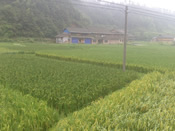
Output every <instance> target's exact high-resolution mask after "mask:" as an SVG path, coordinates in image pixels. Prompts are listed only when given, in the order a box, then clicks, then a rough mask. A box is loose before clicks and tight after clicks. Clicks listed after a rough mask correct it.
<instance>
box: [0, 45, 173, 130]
mask: <svg viewBox="0 0 175 131" xmlns="http://www.w3.org/2000/svg"><path fill="white" fill-rule="evenodd" d="M122 51H123V47H122V45H73V44H72V45H71V44H66V45H58V44H52V43H24V42H20V43H15V42H14V43H0V118H1V119H0V130H2V131H6V130H9V131H14V130H27V131H31V130H36V131H38V130H40V131H44V130H53V131H64V130H65V131H69V130H72V131H84V130H87V131H91V130H93V131H101V130H104V131H105V130H106V131H108V130H109V131H110V130H111V131H112V130H116V131H118V130H175V124H174V123H175V105H174V100H175V98H174V96H175V73H174V72H175V71H174V70H175V61H174V59H175V46H174V45H173V44H166V43H164V44H158V43H146V42H136V43H130V44H129V45H128V46H127V70H126V72H123V71H122V57H123V54H122Z"/></svg>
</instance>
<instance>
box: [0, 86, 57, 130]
mask: <svg viewBox="0 0 175 131" xmlns="http://www.w3.org/2000/svg"><path fill="white" fill-rule="evenodd" d="M59 119H60V116H59V115H58V112H57V111H56V110H54V109H51V108H49V107H48V106H47V103H46V102H44V101H40V100H39V99H36V98H33V97H32V96H31V95H23V94H22V93H21V92H19V91H14V90H12V89H9V88H5V87H4V86H0V130H1V131H40V130H42V131H44V130H48V129H49V128H51V127H52V125H54V124H55V123H56V122H57V121H58V120H59Z"/></svg>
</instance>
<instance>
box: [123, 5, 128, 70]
mask: <svg viewBox="0 0 175 131" xmlns="http://www.w3.org/2000/svg"><path fill="white" fill-rule="evenodd" d="M127 27H128V6H126V7H125V34H124V47H123V71H124V72H125V70H126V44H127V30H128V29H127Z"/></svg>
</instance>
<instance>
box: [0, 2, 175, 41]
mask: <svg viewBox="0 0 175 131" xmlns="http://www.w3.org/2000/svg"><path fill="white" fill-rule="evenodd" d="M86 1H87V0H86ZM75 2H76V3H77V2H79V3H80V1H78V0H77V1H74V2H70V0H49V1H48V0H1V1H0V37H10V38H14V37H54V36H55V35H56V34H57V33H60V32H62V30H63V29H64V28H66V27H68V26H69V27H70V26H74V27H84V26H99V27H109V28H117V29H120V30H123V28H124V27H123V26H124V12H121V11H116V10H107V9H101V8H92V7H87V6H79V5H77V4H74V3H75ZM91 2H92V1H91ZM80 4H81V3H80ZM128 30H129V33H130V34H132V35H134V36H135V38H136V39H138V40H150V39H151V38H152V37H153V36H156V35H159V34H163V35H171V36H172V35H175V33H174V32H175V22H174V23H173V22H170V21H168V20H162V19H157V18H152V17H146V16H143V15H138V14H134V13H132V11H131V12H130V13H129V22H128Z"/></svg>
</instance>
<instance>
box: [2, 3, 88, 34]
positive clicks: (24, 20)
mask: <svg viewBox="0 0 175 131" xmlns="http://www.w3.org/2000/svg"><path fill="white" fill-rule="evenodd" d="M54 1H55V0H49V1H48V0H1V1H0V36H1V37H19V36H20V37H54V36H55V35H56V34H57V33H58V32H60V31H61V30H63V29H64V28H65V27H67V26H82V25H86V24H87V23H88V21H87V20H85V19H84V18H83V17H82V16H81V14H80V12H78V11H76V10H75V9H74V8H73V7H72V5H71V4H67V2H69V0H59V1H62V2H65V3H64V4H63V3H60V2H54Z"/></svg>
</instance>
